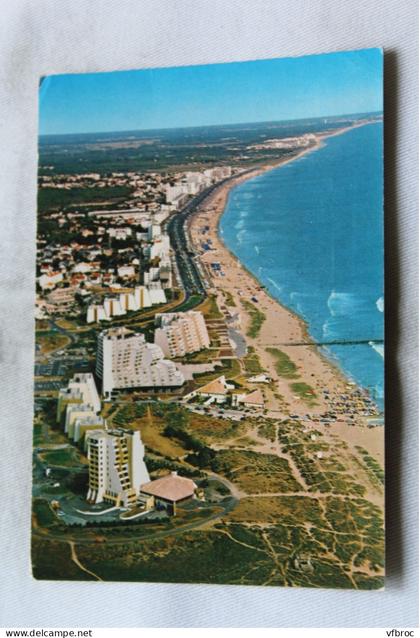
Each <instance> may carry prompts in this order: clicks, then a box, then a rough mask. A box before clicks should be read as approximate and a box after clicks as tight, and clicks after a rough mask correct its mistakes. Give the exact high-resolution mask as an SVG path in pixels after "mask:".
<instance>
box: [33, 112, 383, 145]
mask: <svg viewBox="0 0 420 638" xmlns="http://www.w3.org/2000/svg"><path fill="white" fill-rule="evenodd" d="M356 115H382V116H383V109H382V110H381V111H362V112H356V113H340V114H335V115H317V116H309V117H297V118H291V119H285V120H257V121H253V122H249V121H247V122H224V123H220V124H195V125H194V126H164V127H161V128H156V127H153V128H139V129H117V130H109V131H83V132H72V133H38V139H40V138H41V137H54V136H62V137H65V136H68V135H103V134H110V133H140V132H147V131H151V132H152V131H176V130H185V129H187V130H188V129H199V128H216V127H218V126H241V125H246V124H270V123H277V122H302V121H306V120H322V119H325V118H333V117H354V116H356Z"/></svg>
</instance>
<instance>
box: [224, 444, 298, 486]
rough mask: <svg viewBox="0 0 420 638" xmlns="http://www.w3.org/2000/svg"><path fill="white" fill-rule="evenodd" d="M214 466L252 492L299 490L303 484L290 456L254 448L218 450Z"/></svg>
mask: <svg viewBox="0 0 420 638" xmlns="http://www.w3.org/2000/svg"><path fill="white" fill-rule="evenodd" d="M211 469H212V470H213V471H214V472H217V473H218V474H221V475H223V476H226V478H228V479H229V480H231V481H232V482H233V483H235V484H236V485H238V486H239V487H241V488H242V489H243V490H244V491H246V492H248V493H250V494H259V493H263V492H299V491H300V490H301V489H302V486H301V485H300V484H299V483H298V482H297V481H296V479H295V478H294V477H293V475H292V472H291V469H290V467H289V463H288V461H287V459H283V458H279V457H278V456H277V455H275V454H260V453H258V452H253V451H251V450H244V451H242V450H218V451H217V452H216V454H215V457H214V459H213V461H212V462H211Z"/></svg>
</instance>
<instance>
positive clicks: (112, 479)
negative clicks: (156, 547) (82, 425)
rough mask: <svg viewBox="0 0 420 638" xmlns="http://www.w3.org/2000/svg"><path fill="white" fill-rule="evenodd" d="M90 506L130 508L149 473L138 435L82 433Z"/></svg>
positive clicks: (128, 431) (130, 432)
mask: <svg viewBox="0 0 420 638" xmlns="http://www.w3.org/2000/svg"><path fill="white" fill-rule="evenodd" d="M86 444H87V456H88V460H89V489H88V493H87V497H86V498H87V500H88V501H89V502H90V503H102V502H103V501H106V502H109V503H113V504H114V505H116V506H117V507H119V506H125V507H127V506H133V505H135V504H136V502H137V498H138V495H139V493H140V486H141V485H142V484H144V483H147V482H148V481H149V480H150V479H149V473H148V471H147V467H146V464H145V462H144V446H143V443H142V441H141V438H140V432H139V431H131V430H123V429H118V430H110V431H104V430H90V431H89V432H87V433H86Z"/></svg>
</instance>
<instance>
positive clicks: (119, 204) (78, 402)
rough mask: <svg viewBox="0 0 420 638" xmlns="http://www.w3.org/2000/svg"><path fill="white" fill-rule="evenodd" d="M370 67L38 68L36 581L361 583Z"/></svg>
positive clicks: (373, 524)
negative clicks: (52, 71)
mask: <svg viewBox="0 0 420 638" xmlns="http://www.w3.org/2000/svg"><path fill="white" fill-rule="evenodd" d="M382 65H383V54H382V50H380V49H365V50H355V51H347V52H337V53H328V54H320V55H311V56H306V57H296V58H288V59H270V60H258V61H250V62H237V63H224V64H210V65H204V66H190V67H180V68H156V69H150V68H149V69H140V70H132V71H115V72H109V73H108V72H107V73H92V74H73V75H54V76H49V77H45V78H42V80H41V83H40V89H39V120H40V124H39V174H38V210H37V220H38V225H37V263H36V308H35V313H36V352H35V382H34V395H35V398H34V402H35V407H34V438H33V455H34V465H33V467H34V473H33V501H32V508H33V518H32V520H33V528H32V565H33V575H34V577H35V578H37V579H47V580H79V581H81V580H85V581H132V582H159V583H209V584H210V583H213V584H228V585H263V586H285V587H317V588H348V589H381V588H383V586H384V382H383V373H384V331H383V323H384V322H383V317H384V314H383V313H384V292H383V256H384V254H383V113H382V110H383V109H382V105H383V95H382Z"/></svg>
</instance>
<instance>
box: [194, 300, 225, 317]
mask: <svg viewBox="0 0 420 638" xmlns="http://www.w3.org/2000/svg"><path fill="white" fill-rule="evenodd" d="M197 310H200V312H202V313H203V315H204V317H205V318H206V319H210V320H211V319H222V318H223V314H222V313H221V312H220V310H219V307H218V305H217V301H216V297H214V296H213V295H210V296H209V297H207V299H206V300H205V301H204V302H203V303H202V304H201V305H200V306H199V307H198V308H197Z"/></svg>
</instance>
